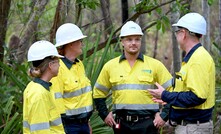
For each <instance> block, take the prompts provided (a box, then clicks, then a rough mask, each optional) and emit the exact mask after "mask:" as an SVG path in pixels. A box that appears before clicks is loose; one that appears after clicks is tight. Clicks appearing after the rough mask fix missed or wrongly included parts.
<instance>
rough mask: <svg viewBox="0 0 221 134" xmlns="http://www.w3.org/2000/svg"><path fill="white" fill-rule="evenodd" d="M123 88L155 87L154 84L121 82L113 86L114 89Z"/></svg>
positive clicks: (144, 88)
mask: <svg viewBox="0 0 221 134" xmlns="http://www.w3.org/2000/svg"><path fill="white" fill-rule="evenodd" d="M123 89H132V90H133V89H134V90H146V89H154V85H146V84H121V85H116V86H113V87H112V90H123Z"/></svg>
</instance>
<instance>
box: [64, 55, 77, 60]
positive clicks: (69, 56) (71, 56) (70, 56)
mask: <svg viewBox="0 0 221 134" xmlns="http://www.w3.org/2000/svg"><path fill="white" fill-rule="evenodd" d="M64 56H65V57H66V58H67V59H69V60H70V61H73V62H74V60H75V59H76V58H77V57H76V56H75V55H73V54H68V53H66V54H64Z"/></svg>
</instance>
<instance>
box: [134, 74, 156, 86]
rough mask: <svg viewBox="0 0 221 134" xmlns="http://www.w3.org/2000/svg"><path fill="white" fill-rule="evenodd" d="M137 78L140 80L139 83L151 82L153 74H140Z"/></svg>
mask: <svg viewBox="0 0 221 134" xmlns="http://www.w3.org/2000/svg"><path fill="white" fill-rule="evenodd" d="M138 80H139V82H140V84H148V85H150V84H153V83H154V81H153V76H152V75H140V76H138Z"/></svg>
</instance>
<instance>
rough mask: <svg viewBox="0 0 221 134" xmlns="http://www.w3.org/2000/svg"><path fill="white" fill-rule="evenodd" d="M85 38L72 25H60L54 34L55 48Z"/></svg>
mask: <svg viewBox="0 0 221 134" xmlns="http://www.w3.org/2000/svg"><path fill="white" fill-rule="evenodd" d="M85 37H87V36H85V35H83V33H82V32H81V30H80V28H79V27H78V26H76V25H75V24H72V23H66V24H63V25H61V26H60V27H59V28H58V30H57V32H56V44H55V46H56V47H59V46H63V45H65V44H68V43H71V42H74V41H77V40H80V39H83V38H85Z"/></svg>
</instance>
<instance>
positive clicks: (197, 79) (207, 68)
mask: <svg viewBox="0 0 221 134" xmlns="http://www.w3.org/2000/svg"><path fill="white" fill-rule="evenodd" d="M175 85H176V86H175V89H174V92H188V91H191V92H193V93H194V94H195V95H196V96H197V97H199V98H201V99H206V101H205V102H204V103H203V104H201V105H198V106H194V107H188V108H181V107H175V106H173V108H175V109H210V108H212V107H213V106H214V105H215V64H214V61H213V59H212V57H211V56H210V54H209V53H208V52H207V51H206V50H205V49H204V48H203V47H202V46H199V47H198V48H197V49H196V50H195V51H194V53H193V54H192V55H191V58H189V59H188V62H185V61H184V62H182V67H181V70H180V71H179V72H178V73H177V79H176V84H175ZM185 101H188V98H186V99H185Z"/></svg>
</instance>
